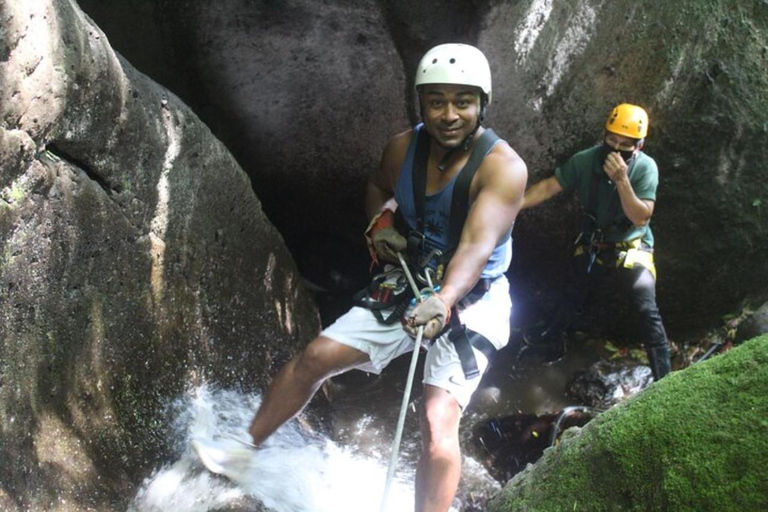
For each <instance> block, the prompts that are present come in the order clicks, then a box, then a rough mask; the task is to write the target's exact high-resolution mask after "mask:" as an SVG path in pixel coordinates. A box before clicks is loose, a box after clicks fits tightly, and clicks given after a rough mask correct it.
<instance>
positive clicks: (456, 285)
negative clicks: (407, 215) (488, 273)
mask: <svg viewBox="0 0 768 512" xmlns="http://www.w3.org/2000/svg"><path fill="white" fill-rule="evenodd" d="M527 179H528V171H527V168H526V166H525V163H524V162H523V160H522V159H521V158H520V157H519V156H518V155H517V153H515V152H514V151H513V150H512V148H510V147H509V146H507V145H506V144H503V145H498V146H497V147H496V148H494V150H493V151H492V152H491V154H489V155H488V156H487V157H486V159H485V160H484V162H483V166H482V167H481V168H480V170H479V171H478V173H477V175H476V176H475V180H477V195H476V197H475V199H474V201H473V202H472V205H471V207H470V210H469V214H468V216H467V221H466V223H465V224H464V229H463V231H462V233H461V240H460V241H459V246H458V248H457V249H456V252H455V253H454V255H453V257H452V258H451V262H450V264H449V265H448V269H447V270H446V275H445V279H444V281H443V286H442V289H441V290H440V296H441V297H442V298H443V300H444V301H445V302H446V304H447V305H448V306H449V307H450V306H453V305H454V304H456V302H458V301H459V300H460V299H461V298H462V297H463V296H464V295H465V294H467V293H468V292H469V291H470V290H471V289H472V287H473V286H474V285H475V284H476V283H477V281H478V279H479V278H480V274H481V273H482V271H483V268H484V267H485V265H486V264H487V263H488V258H489V257H490V256H491V253H492V252H493V250H494V249H495V248H496V246H497V245H498V243H499V242H500V241H502V240H503V239H504V237H505V236H506V235H507V234H508V233H509V232H510V230H511V229H512V226H513V224H514V221H515V218H516V217H517V214H518V212H519V211H520V209H521V207H522V205H523V195H524V192H525V185H526V182H527ZM473 185H474V184H473Z"/></svg>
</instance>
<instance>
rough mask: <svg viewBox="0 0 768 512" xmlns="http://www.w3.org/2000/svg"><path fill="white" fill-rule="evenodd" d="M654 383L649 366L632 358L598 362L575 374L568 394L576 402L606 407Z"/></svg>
mask: <svg viewBox="0 0 768 512" xmlns="http://www.w3.org/2000/svg"><path fill="white" fill-rule="evenodd" d="M651 382H653V376H652V375H651V369H650V368H649V367H648V366H645V365H640V364H637V363H634V362H632V361H624V360H611V361H598V362H597V363H595V364H593V365H592V366H590V367H589V368H588V369H587V371H585V372H584V373H582V374H581V375H579V376H578V377H576V378H575V379H574V380H573V382H571V384H570V385H569V386H568V393H569V394H570V395H571V396H573V397H574V398H576V399H578V400H579V403H582V404H585V405H588V406H591V407H601V408H605V409H607V408H609V407H612V406H614V405H616V404H618V403H619V402H621V401H623V400H625V399H627V398H629V397H630V396H632V395H635V394H637V393H639V392H640V391H642V390H643V389H645V388H646V387H648V386H649V385H650V384H651Z"/></svg>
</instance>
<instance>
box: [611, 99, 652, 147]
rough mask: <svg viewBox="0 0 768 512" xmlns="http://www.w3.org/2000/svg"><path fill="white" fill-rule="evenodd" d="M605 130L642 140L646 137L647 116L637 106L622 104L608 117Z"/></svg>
mask: <svg viewBox="0 0 768 512" xmlns="http://www.w3.org/2000/svg"><path fill="white" fill-rule="evenodd" d="M605 129H606V130H608V131H609V132H611V133H616V134H618V135H624V136H625V137H630V138H632V139H644V138H645V136H646V135H648V114H647V113H646V112H645V110H643V109H642V108H641V107H638V106H637V105H630V104H629V103H622V104H621V105H619V106H617V107H616V108H614V109H613V111H612V112H611V115H609V116H608V120H607V121H606V122H605Z"/></svg>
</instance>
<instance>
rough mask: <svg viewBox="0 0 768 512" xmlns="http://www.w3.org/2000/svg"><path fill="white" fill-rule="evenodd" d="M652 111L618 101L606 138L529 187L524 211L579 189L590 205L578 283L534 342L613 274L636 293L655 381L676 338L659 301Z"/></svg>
mask: <svg viewBox="0 0 768 512" xmlns="http://www.w3.org/2000/svg"><path fill="white" fill-rule="evenodd" d="M647 133H648V114H646V112H645V110H643V109H642V108H641V107H638V106H636V105H630V104H627V103H624V104H621V105H618V106H617V107H616V108H614V109H613V110H612V111H611V114H610V115H609V116H608V120H607V121H606V124H605V134H604V138H603V144H602V145H599V146H595V147H593V148H590V149H586V150H584V151H580V152H578V153H576V154H575V155H573V156H572V157H571V158H570V159H569V160H568V161H567V162H566V163H565V164H564V165H563V166H562V167H559V168H558V169H556V170H555V175H554V176H552V177H550V178H547V179H545V180H542V181H540V182H538V183H536V184H535V185H533V186H532V187H530V188H529V189H528V190H527V191H526V193H525V203H524V205H523V209H526V208H531V207H533V206H536V205H538V204H540V203H542V202H544V201H546V200H548V199H550V198H552V197H553V196H555V195H557V194H559V193H560V192H571V191H575V192H576V194H577V197H578V198H579V202H580V203H581V206H582V208H583V211H584V222H583V226H582V231H581V233H580V234H579V238H578V240H577V243H576V251H575V253H574V257H575V259H574V272H575V282H574V283H572V285H573V286H572V287H571V288H570V289H569V291H568V292H567V293H566V297H565V301H564V304H563V305H562V306H561V309H560V311H559V312H558V314H557V316H556V318H555V320H554V321H553V322H552V323H551V324H550V326H549V327H548V328H547V329H546V330H545V331H544V332H543V333H541V334H540V335H539V338H538V340H531V343H534V342H539V343H542V342H546V341H547V340H553V339H555V338H556V337H557V336H559V335H560V334H561V332H562V331H563V330H564V329H566V328H567V327H568V325H569V324H570V323H571V322H572V321H573V320H574V318H575V316H576V312H577V311H578V310H579V309H580V307H581V305H582V302H583V301H584V299H585V298H586V295H587V291H588V288H589V287H590V286H591V284H592V282H593V280H594V278H595V277H596V276H606V275H608V276H609V277H610V278H611V279H614V280H615V281H616V282H617V284H618V285H619V286H621V287H622V290H625V291H626V293H628V294H629V296H630V298H631V303H632V307H633V310H634V313H635V314H636V315H637V317H638V319H639V321H640V325H639V330H640V332H639V335H640V338H641V340H642V342H643V343H644V344H645V348H646V351H647V353H648V360H649V362H650V365H651V370H652V372H653V376H654V379H655V380H658V379H660V378H662V377H664V376H665V375H666V374H667V373H669V371H670V360H669V342H668V340H667V335H666V332H665V330H664V325H663V323H662V321H661V315H660V314H659V308H658V306H657V305H656V268H655V265H654V263H653V233H652V232H651V228H650V220H651V216H652V215H653V208H654V204H655V201H656V188H657V187H658V184H659V171H658V168H657V167H656V162H655V161H654V160H653V159H652V158H651V157H650V156H648V155H646V154H645V153H643V152H642V151H641V150H642V147H643V142H644V140H645V137H646V135H647Z"/></svg>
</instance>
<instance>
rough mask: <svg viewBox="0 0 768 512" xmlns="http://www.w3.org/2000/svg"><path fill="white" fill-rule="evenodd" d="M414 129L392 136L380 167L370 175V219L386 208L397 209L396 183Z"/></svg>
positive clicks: (367, 208)
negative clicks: (395, 198)
mask: <svg viewBox="0 0 768 512" xmlns="http://www.w3.org/2000/svg"><path fill="white" fill-rule="evenodd" d="M411 134H412V130H409V131H407V132H403V133H400V134H398V135H395V136H394V137H392V138H391V139H390V140H389V142H388V143H387V146H386V147H385V148H384V152H383V154H382V156H381V162H380V163H379V167H378V168H377V169H376V170H375V171H374V172H373V173H371V175H370V176H369V177H368V182H367V184H366V190H365V212H366V214H367V215H368V220H370V219H372V218H373V217H375V216H376V215H377V214H379V213H380V212H381V211H382V210H383V209H384V208H389V209H390V210H393V211H394V210H395V209H396V208H397V203H395V201H394V197H395V185H396V183H397V178H398V176H399V175H400V167H401V166H402V164H403V161H404V160H405V154H406V152H407V151H408V143H409V142H410V138H411Z"/></svg>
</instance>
